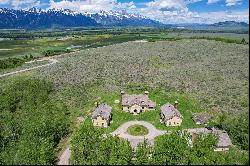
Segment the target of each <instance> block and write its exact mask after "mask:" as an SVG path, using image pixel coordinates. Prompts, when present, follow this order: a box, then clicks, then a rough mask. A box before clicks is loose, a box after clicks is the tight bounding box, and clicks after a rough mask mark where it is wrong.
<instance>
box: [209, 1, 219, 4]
mask: <svg viewBox="0 0 250 166" xmlns="http://www.w3.org/2000/svg"><path fill="white" fill-rule="evenodd" d="M220 1H221V0H208V1H207V4H214V3H217V2H220Z"/></svg>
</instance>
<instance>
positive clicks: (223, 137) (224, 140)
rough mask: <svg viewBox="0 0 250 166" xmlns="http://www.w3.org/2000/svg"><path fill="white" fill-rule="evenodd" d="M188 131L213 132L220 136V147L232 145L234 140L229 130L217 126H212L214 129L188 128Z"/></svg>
mask: <svg viewBox="0 0 250 166" xmlns="http://www.w3.org/2000/svg"><path fill="white" fill-rule="evenodd" d="M187 131H189V132H191V133H196V134H209V133H213V134H215V135H216V136H217V137H218V142H217V144H216V146H217V147H218V148H223V147H230V146H232V142H231V139H230V137H229V136H228V134H227V132H226V131H224V130H217V129H215V128H212V130H208V129H207V128H196V129H187Z"/></svg>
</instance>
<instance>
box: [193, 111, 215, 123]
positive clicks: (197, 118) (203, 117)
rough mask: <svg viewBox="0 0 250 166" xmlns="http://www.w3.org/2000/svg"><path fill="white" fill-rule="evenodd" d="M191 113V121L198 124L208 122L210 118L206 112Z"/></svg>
mask: <svg viewBox="0 0 250 166" xmlns="http://www.w3.org/2000/svg"><path fill="white" fill-rule="evenodd" d="M192 115H193V117H192V119H193V121H194V122H195V123H196V124H198V125H200V124H208V122H209V120H210V119H211V117H210V116H209V115H207V114H206V113H193V114H192Z"/></svg>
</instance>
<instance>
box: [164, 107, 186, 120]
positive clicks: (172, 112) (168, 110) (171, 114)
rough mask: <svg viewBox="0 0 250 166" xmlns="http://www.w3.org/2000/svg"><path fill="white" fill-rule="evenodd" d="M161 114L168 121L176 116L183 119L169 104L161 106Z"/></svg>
mask: <svg viewBox="0 0 250 166" xmlns="http://www.w3.org/2000/svg"><path fill="white" fill-rule="evenodd" d="M161 113H162V114H163V115H164V116H165V118H166V120H168V119H171V118H172V117H174V116H177V117H179V118H182V115H181V113H180V112H179V111H178V110H177V109H176V108H174V106H173V105H172V104H169V103H167V104H165V105H163V106H161Z"/></svg>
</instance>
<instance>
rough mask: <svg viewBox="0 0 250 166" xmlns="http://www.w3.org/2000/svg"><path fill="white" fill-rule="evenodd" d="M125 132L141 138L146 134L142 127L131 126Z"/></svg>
mask: <svg viewBox="0 0 250 166" xmlns="http://www.w3.org/2000/svg"><path fill="white" fill-rule="evenodd" d="M127 132H128V134H130V135H134V136H140V135H141V136H143V135H147V134H148V129H147V128H146V127H144V126H142V125H133V126H130V127H129V128H128V130H127Z"/></svg>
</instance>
